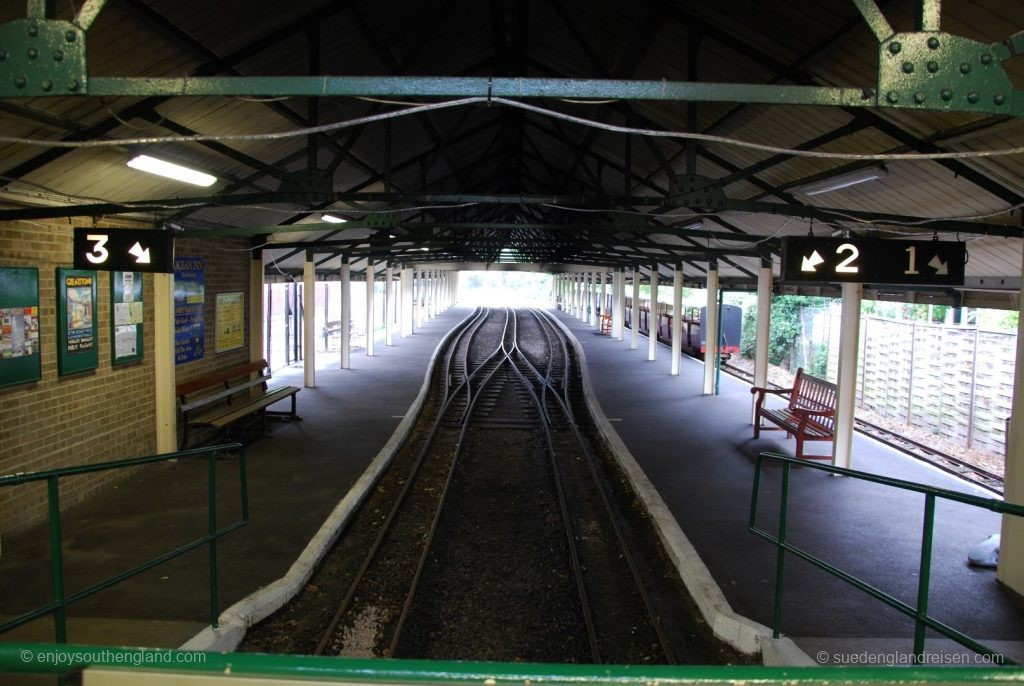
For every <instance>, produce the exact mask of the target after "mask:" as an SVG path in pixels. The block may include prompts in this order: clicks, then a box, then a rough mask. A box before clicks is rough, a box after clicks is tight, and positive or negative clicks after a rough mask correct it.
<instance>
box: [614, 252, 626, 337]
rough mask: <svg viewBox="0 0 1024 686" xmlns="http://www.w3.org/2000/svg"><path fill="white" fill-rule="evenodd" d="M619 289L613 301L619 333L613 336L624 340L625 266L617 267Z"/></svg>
mask: <svg viewBox="0 0 1024 686" xmlns="http://www.w3.org/2000/svg"><path fill="white" fill-rule="evenodd" d="M617 273H618V276H619V290H618V294H617V295H616V298H617V300H616V301H615V316H616V317H618V319H619V333H618V335H617V336H616V337H615V340H617V341H620V342H621V341H624V340H626V268H625V267H619V268H618V270H617Z"/></svg>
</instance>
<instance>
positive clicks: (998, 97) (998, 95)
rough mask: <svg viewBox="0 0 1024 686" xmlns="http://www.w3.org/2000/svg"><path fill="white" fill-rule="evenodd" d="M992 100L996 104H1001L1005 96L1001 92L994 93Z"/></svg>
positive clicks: (1004, 100)
mask: <svg viewBox="0 0 1024 686" xmlns="http://www.w3.org/2000/svg"><path fill="white" fill-rule="evenodd" d="M992 102H994V103H995V104H997V105H1002V104H1003V103H1004V102H1006V96H1005V95H1003V94H1002V93H996V94H995V95H993V96H992Z"/></svg>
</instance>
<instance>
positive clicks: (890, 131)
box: [0, 0, 1024, 306]
mask: <svg viewBox="0 0 1024 686" xmlns="http://www.w3.org/2000/svg"><path fill="white" fill-rule="evenodd" d="M0 22H3V24H2V25H0V97H2V98H3V99H2V100H0V136H2V137H3V138H2V139H0V176H2V179H0V181H2V183H3V186H2V188H0V219H3V220H23V221H26V222H30V223H31V222H32V221H39V220H41V219H45V218H54V217H67V216H75V217H83V216H85V217H92V218H94V219H95V220H96V221H97V222H98V223H99V222H103V221H105V220H109V219H111V218H115V217H132V218H135V219H142V220H144V221H146V222H152V223H153V225H154V226H155V227H157V228H167V229H169V230H175V231H180V232H181V234H179V235H182V236H193V237H195V236H199V237H214V236H224V235H240V236H246V237H249V238H250V239H251V245H252V246H253V247H255V248H262V250H263V252H262V254H263V256H264V261H265V263H266V265H267V270H268V274H287V273H289V272H294V271H296V270H299V269H301V266H302V261H303V259H304V257H305V255H306V254H307V253H308V251H309V250H312V251H313V255H314V259H315V261H316V263H317V268H318V270H321V271H323V272H324V273H328V274H336V272H337V267H338V266H339V265H340V264H341V261H342V260H343V259H347V260H348V261H349V262H350V263H351V264H352V266H353V268H354V270H356V271H359V270H361V269H364V268H365V265H366V264H367V261H370V262H371V263H372V264H374V265H376V268H382V267H383V265H384V264H385V263H387V262H390V263H391V264H393V265H400V264H406V265H408V264H413V263H415V264H420V265H424V264H431V263H438V264H441V263H443V264H446V265H451V264H459V265H469V264H476V265H482V264H487V265H492V268H499V267H496V266H494V265H518V264H523V265H526V264H529V265H538V264H539V265H542V268H551V269H565V268H568V267H569V266H577V267H581V268H606V267H614V266H617V265H630V266H635V265H637V264H642V265H644V267H643V269H644V270H647V269H649V268H650V265H652V264H660V265H662V266H661V268H662V269H663V270H664V271H663V274H665V275H667V274H668V272H669V270H670V269H671V267H672V265H673V264H676V263H682V264H683V266H684V270H685V272H686V273H687V275H688V278H692V279H695V280H697V281H699V280H700V279H701V277H702V275H703V274H704V273H705V272H706V270H707V268H708V266H709V263H710V262H711V261H714V262H716V263H717V265H718V266H719V269H720V273H721V275H722V278H723V281H724V282H725V283H727V284H728V283H731V284H734V285H736V286H740V285H742V284H744V283H747V284H749V283H750V282H752V279H753V277H754V274H755V273H756V270H757V268H758V266H759V265H760V264H762V261H763V260H766V259H769V258H773V261H774V263H775V265H776V269H778V262H779V260H778V252H779V239H780V238H782V237H784V236H788V235H807V234H808V233H811V234H814V235H836V236H841V235H847V234H849V235H854V236H857V235H871V236H877V237H881V238H919V239H921V240H931V239H932V238H934V237H938V238H941V239H943V240H957V239H959V240H964V241H967V242H968V255H969V261H968V264H967V286H966V287H965V290H966V291H970V292H972V293H974V294H975V295H974V296H970V297H975V298H976V302H977V303H979V304H981V303H982V301H983V300H985V299H986V298H987V299H988V300H990V301H991V303H992V304H1002V305H1004V306H1006V305H1007V304H1009V303H1010V300H1009V299H1008V298H1007V297H1006V296H1005V295H1004V296H998V295H996V293H995V292H996V291H1002V292H1004V293H1006V292H1010V291H1015V290H1017V289H1018V287H1019V282H1020V275H1021V252H1022V250H1021V247H1022V241H1021V240H1020V236H1021V233H1022V229H1021V209H1022V203H1024V32H1022V30H1024V9H1022V6H1021V4H1020V2H1018V1H1016V0H975V1H971V2H968V1H967V0H964V1H961V2H947V3H940V0H890V1H885V0H815V1H813V2H812V1H810V0H806V1H792V0H788V1H783V0H758V1H754V0H740V1H732V2H709V1H707V0H698V1H689V2H686V1H683V0H630V1H628V2H627V1H626V0H489V1H488V2H477V1H474V0H436V1H435V0H425V1H420V2H409V1H402V0H372V1H370V0H333V1H328V0H291V1H290V2H280V0H218V1H217V2H210V1H209V0H203V1H200V0H78V1H77V2H65V1H64V0H27V1H23V2H14V1H11V2H5V3H2V5H0ZM54 144H59V146H64V147H57V146H55V145H54ZM140 153H146V154H149V155H150V156H153V157H158V158H163V159H166V160H170V161H174V162H177V163H179V164H183V165H186V166H189V167H192V168H195V169H199V170H202V171H205V172H207V173H209V174H211V175H213V176H214V177H215V178H216V181H215V182H214V183H213V185H211V186H209V187H198V186H191V185H186V184H184V183H182V182H180V181H175V180H170V179H165V178H162V177H159V176H153V175H150V174H147V173H144V172H141V171H138V170H136V169H133V168H130V167H128V166H127V165H126V162H127V161H128V160H129V159H131V158H133V157H134V156H136V155H137V154H140ZM853 179H861V181H862V182H860V183H856V184H852V185H847V186H845V187H841V186H843V184H844V183H848V182H849V181H851V180H853ZM864 179H870V180H864ZM823 187H824V188H826V189H827V190H825V191H824V192H819V193H813V191H814V190H819V191H820V190H821V189H822V188H823ZM325 214H330V215H333V216H334V217H337V218H340V219H344V220H345V223H334V224H331V223H326V222H325V221H324V215H325ZM990 290H991V291H992V292H988V291H990ZM983 292H988V294H987V295H984V296H981V295H978V293H983ZM947 295H949V294H948V293H947ZM952 295H953V296H954V298H955V297H957V296H956V294H952ZM943 297H945V296H943ZM1000 298H1001V299H1000Z"/></svg>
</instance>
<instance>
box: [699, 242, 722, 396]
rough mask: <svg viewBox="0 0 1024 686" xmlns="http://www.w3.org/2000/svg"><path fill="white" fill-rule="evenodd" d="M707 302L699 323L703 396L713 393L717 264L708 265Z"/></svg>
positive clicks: (716, 339) (716, 346)
mask: <svg viewBox="0 0 1024 686" xmlns="http://www.w3.org/2000/svg"><path fill="white" fill-rule="evenodd" d="M707 286H708V302H707V309H705V314H706V316H705V317H704V321H703V322H701V328H702V329H703V330H704V395H714V393H715V358H716V357H717V356H718V262H715V261H711V262H709V263H708V283H707Z"/></svg>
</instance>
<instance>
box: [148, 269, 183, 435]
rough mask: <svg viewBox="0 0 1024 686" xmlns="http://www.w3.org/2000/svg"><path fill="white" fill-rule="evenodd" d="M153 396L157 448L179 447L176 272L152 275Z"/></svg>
mask: <svg viewBox="0 0 1024 686" xmlns="http://www.w3.org/2000/svg"><path fill="white" fill-rule="evenodd" d="M153 336H154V341H153V368H154V372H155V374H154V379H153V395H154V400H155V402H156V410H155V412H156V451H157V452H158V453H173V452H174V451H176V450H177V449H178V399H177V397H176V396H175V394H174V365H175V351H174V274H153Z"/></svg>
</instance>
